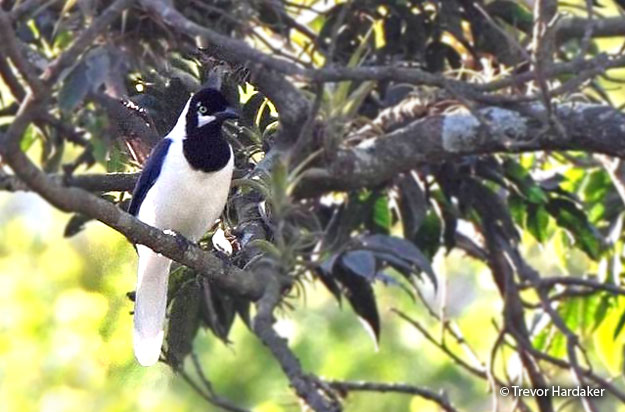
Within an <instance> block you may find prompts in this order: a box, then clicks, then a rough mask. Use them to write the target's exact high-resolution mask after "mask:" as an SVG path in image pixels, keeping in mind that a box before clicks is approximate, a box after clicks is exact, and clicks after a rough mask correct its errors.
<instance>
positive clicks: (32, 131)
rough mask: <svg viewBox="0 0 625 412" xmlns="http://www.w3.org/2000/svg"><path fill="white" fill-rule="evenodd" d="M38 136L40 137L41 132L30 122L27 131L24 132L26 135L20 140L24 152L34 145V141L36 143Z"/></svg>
mask: <svg viewBox="0 0 625 412" xmlns="http://www.w3.org/2000/svg"><path fill="white" fill-rule="evenodd" d="M38 137H39V132H38V131H37V129H36V128H35V126H33V125H32V124H30V125H29V126H28V127H27V128H26V132H24V135H23V136H22V140H20V149H21V150H22V152H26V151H28V149H30V148H31V146H32V145H33V143H35V141H36V140H37V138H38Z"/></svg>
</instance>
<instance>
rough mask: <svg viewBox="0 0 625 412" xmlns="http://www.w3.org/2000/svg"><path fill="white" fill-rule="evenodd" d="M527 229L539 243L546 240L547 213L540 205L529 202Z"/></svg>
mask: <svg viewBox="0 0 625 412" xmlns="http://www.w3.org/2000/svg"><path fill="white" fill-rule="evenodd" d="M525 224H526V226H527V230H529V232H530V233H531V234H532V235H533V236H534V238H536V240H537V241H538V242H540V243H543V242H544V241H545V240H547V226H548V225H549V213H547V210H546V209H545V208H544V207H543V206H542V205H541V206H539V205H536V204H530V205H529V206H528V208H527V220H526V222H525Z"/></svg>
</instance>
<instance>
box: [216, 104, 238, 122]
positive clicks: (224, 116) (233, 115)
mask: <svg viewBox="0 0 625 412" xmlns="http://www.w3.org/2000/svg"><path fill="white" fill-rule="evenodd" d="M214 116H215V118H216V119H217V120H219V121H220V122H223V121H225V120H228V119H238V118H239V116H240V114H239V111H238V110H237V109H235V108H234V107H228V108H226V110H224V111H222V112H217V113H215V114H214Z"/></svg>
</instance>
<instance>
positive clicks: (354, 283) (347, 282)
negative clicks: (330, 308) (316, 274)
mask: <svg viewBox="0 0 625 412" xmlns="http://www.w3.org/2000/svg"><path fill="white" fill-rule="evenodd" d="M334 277H335V278H336V279H337V280H338V281H339V282H341V285H343V287H344V289H345V291H344V295H345V297H346V298H347V300H348V301H349V304H350V305H351V307H352V308H353V309H354V312H356V314H358V316H359V317H360V318H361V319H363V320H364V321H365V322H366V323H367V324H368V325H369V326H370V328H371V331H372V332H373V336H374V338H375V340H376V342H377V341H379V339H380V316H379V314H378V307H377V304H376V302H375V294H374V293H373V288H372V287H371V284H370V283H369V281H368V280H367V279H365V278H364V277H362V276H358V275H355V274H352V273H351V272H350V271H348V270H343V269H342V268H341V267H340V265H337V266H336V267H335V269H334Z"/></svg>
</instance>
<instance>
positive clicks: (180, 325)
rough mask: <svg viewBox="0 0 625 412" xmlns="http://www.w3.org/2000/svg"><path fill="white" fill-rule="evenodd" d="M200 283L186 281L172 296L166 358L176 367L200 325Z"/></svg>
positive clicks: (190, 344)
mask: <svg viewBox="0 0 625 412" xmlns="http://www.w3.org/2000/svg"><path fill="white" fill-rule="evenodd" d="M200 299H201V290H200V285H199V284H198V283H197V282H196V281H192V282H186V283H185V284H184V285H182V287H181V288H180V290H179V291H178V293H177V294H176V297H175V298H174V301H173V302H172V304H171V308H170V310H169V322H168V327H167V338H166V342H167V359H168V361H169V364H170V365H171V366H172V367H173V368H174V369H177V368H179V367H180V366H181V364H182V362H183V361H184V358H185V357H186V356H187V355H188V354H190V353H191V351H192V350H193V339H194V338H195V335H196V334H197V330H198V328H199V327H200Z"/></svg>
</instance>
